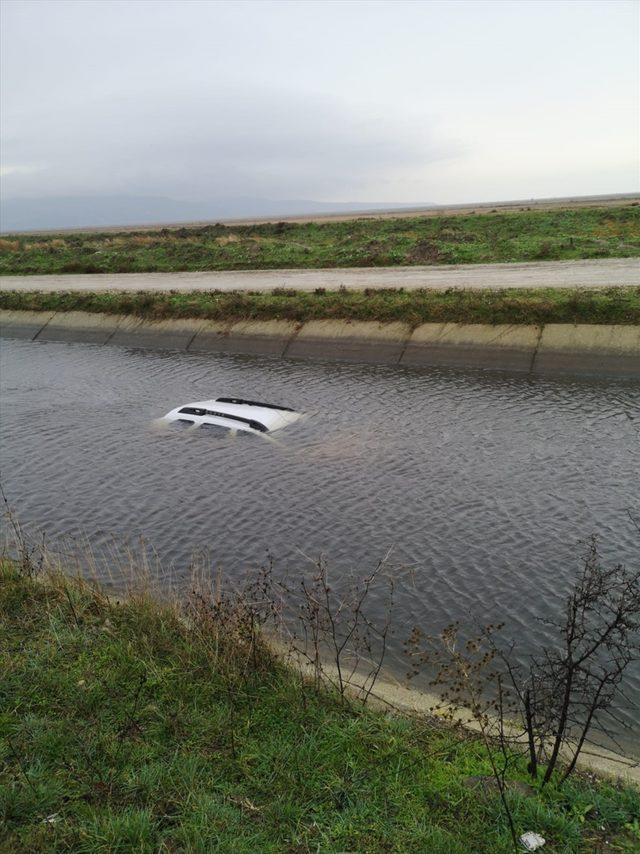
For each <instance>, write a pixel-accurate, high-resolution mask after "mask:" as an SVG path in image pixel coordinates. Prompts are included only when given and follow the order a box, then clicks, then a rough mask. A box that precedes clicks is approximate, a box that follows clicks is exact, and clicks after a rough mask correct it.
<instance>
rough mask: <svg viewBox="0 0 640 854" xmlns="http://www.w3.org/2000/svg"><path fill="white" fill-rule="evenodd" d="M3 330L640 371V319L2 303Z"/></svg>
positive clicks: (106, 340)
mask: <svg viewBox="0 0 640 854" xmlns="http://www.w3.org/2000/svg"><path fill="white" fill-rule="evenodd" d="M0 332H1V334H2V335H3V336H4V337H9V338H23V339H28V340H37V341H75V342H83V343H93V344H113V345H119V346H122V347H141V348H152V349H158V348H159V349H167V350H182V351H188V352H195V353H236V354H247V355H254V356H271V357H277V358H294V359H298V358H299V359H312V360H323V361H324V360H334V361H350V362H365V363H370V364H389V365H406V366H413V367H420V366H430V365H441V366H449V367H465V368H468V367H470V368H484V369H487V368H493V369H498V370H509V371H519V372H523V373H533V374H553V373H560V374H576V375H580V374H582V375H599V376H626V377H638V378H640V326H623V325H618V326H604V325H595V324H579V325H572V324H563V323H551V324H547V325H544V326H535V325H530V326H529V325H518V324H504V325H496V326H491V325H488V324H462V323H423V324H421V325H419V326H417V327H416V328H415V329H412V328H411V327H409V326H408V325H407V324H404V323H376V322H373V321H342V320H314V321H308V322H307V323H303V324H298V323H294V322H291V321H285V320H268V321H238V322H236V323H219V322H213V321H207V320H202V319H188V318H187V319H181V320H178V319H174V320H162V321H149V320H144V319H142V318H139V317H133V316H123V315H109V314H92V313H88V312H80V311H71V312H50V311H49V312H37V311H2V312H0Z"/></svg>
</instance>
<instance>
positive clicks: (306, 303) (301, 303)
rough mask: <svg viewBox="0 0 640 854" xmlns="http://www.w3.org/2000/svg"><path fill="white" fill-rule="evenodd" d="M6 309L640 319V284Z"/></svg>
mask: <svg viewBox="0 0 640 854" xmlns="http://www.w3.org/2000/svg"><path fill="white" fill-rule="evenodd" d="M0 308H3V309H10V310H31V311H88V312H105V313H107V314H133V315H137V316H140V317H145V318H148V319H151V320H154V319H155V320H160V319H164V318H171V317H174V318H183V317H193V318H206V319H209V320H218V321H222V322H225V323H227V322H229V323H230V322H233V321H236V320H274V319H279V320H292V321H296V322H298V323H304V322H306V321H308V320H319V319H342V320H376V321H379V322H389V321H403V322H405V323H408V324H409V325H410V326H417V325H418V324H420V323H426V322H434V323H532V324H542V323H619V324H638V323H640V288H638V287H626V288H605V289H586V290H576V289H572V288H544V289H532V290H525V289H512V290H503V291H492V290H453V289H452V290H446V291H431V290H421V291H403V290H392V289H389V290H364V291H346V290H345V291H324V290H323V289H318V290H317V291H315V292H310V293H309V292H304V291H289V290H274V291H272V292H271V293H249V292H242V293H241V292H235V293H228V292H222V291H194V292H191V293H178V292H175V291H174V292H168V293H163V292H145V291H139V292H136V293H126V292H109V293H92V292H75V291H72V292H53V293H45V292H26V291H25V292H23V291H0Z"/></svg>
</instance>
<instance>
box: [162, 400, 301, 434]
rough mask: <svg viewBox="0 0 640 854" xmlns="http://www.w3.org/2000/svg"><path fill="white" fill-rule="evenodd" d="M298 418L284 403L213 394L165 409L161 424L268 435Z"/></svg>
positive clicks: (220, 431)
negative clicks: (205, 398)
mask: <svg viewBox="0 0 640 854" xmlns="http://www.w3.org/2000/svg"><path fill="white" fill-rule="evenodd" d="M301 417H302V413H301V412H295V411H294V410H293V409H289V407H288V406H276V405H275V404H273V403H259V402H258V401H255V400H243V399H242V398H239V397H217V398H216V399H215V400H203V401H200V402H199V403H187V404H185V405H184V406H179V407H177V408H176V409H172V410H171V412H168V413H167V414H166V415H165V416H164V418H161V419H160V422H161V423H164V424H167V425H171V426H174V427H178V428H182V429H201V430H203V431H204V430H206V431H208V432H210V433H215V434H217V435H225V436H228V435H236V434H237V433H239V432H241V433H254V434H258V435H260V434H262V435H264V434H268V433H273V432H275V431H276V430H281V429H282V428H283V427H286V426H287V425H289V424H293V423H294V422H295V421H298V419H299V418H301Z"/></svg>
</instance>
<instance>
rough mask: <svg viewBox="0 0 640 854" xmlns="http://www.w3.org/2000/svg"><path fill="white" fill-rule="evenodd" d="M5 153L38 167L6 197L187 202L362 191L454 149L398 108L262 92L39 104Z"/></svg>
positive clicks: (16, 174)
mask: <svg viewBox="0 0 640 854" xmlns="http://www.w3.org/2000/svg"><path fill="white" fill-rule="evenodd" d="M3 148H4V153H5V156H6V158H7V161H8V162H9V163H12V164H15V163H17V164H19V163H20V161H22V162H25V163H28V162H34V161H39V162H41V163H42V164H43V168H42V169H39V170H38V171H37V172H36V171H34V170H33V169H31V168H29V167H28V166H27V165H25V166H20V165H18V166H13V168H12V170H11V171H10V172H9V173H8V176H7V180H6V182H5V194H7V195H18V196H20V195H30V194H34V193H37V194H38V195H55V194H59V193H64V194H69V193H71V194H73V193H75V192H78V193H87V192H88V193H96V192H128V193H134V194H162V195H167V196H173V197H177V198H192V199H206V198H209V197H210V196H211V195H212V194H216V195H221V196H229V195H257V196H262V197H272V198H292V197H296V198H319V199H324V198H342V199H347V198H351V197H361V196H362V195H363V193H364V194H365V195H366V193H367V191H369V190H370V187H372V186H377V187H380V188H383V187H384V184H385V182H387V183H393V182H395V181H396V180H398V179H406V178H407V177H408V176H410V175H411V174H415V173H416V172H420V171H422V170H424V168H425V167H426V166H427V165H428V164H430V163H433V162H436V161H438V160H441V159H443V158H448V157H451V156H452V154H453V153H455V150H456V147H455V146H452V145H451V144H450V143H449V144H446V143H445V142H443V141H437V140H436V139H435V136H434V135H433V134H432V133H430V132H428V131H427V130H425V129H424V128H422V127H419V128H416V127H414V126H410V123H409V122H408V121H407V120H406V119H405V118H404V117H403V116H402V115H395V116H394V115H386V114H385V115H372V114H371V113H366V112H364V111H360V110H354V109H353V108H351V107H350V106H349V105H347V104H346V103H344V102H341V101H340V100H339V99H337V98H331V97H328V96H325V95H315V96H314V95H304V96H303V95H301V94H299V93H292V92H283V91H271V90H268V89H264V88H252V89H251V91H247V90H241V89H237V90H234V91H230V90H228V89H227V90H226V91H224V92H220V93H218V92H215V91H213V92H212V91H203V92H199V93H194V92H179V91H174V92H170V93H165V94H163V95H162V96H160V95H159V94H157V93H155V94H153V95H151V96H147V97H145V98H140V97H139V96H137V95H136V96H135V97H134V96H131V97H126V96H125V97H119V98H115V97H113V98H110V99H102V100H101V101H95V102H91V103H88V104H82V105H81V104H78V105H76V107H75V109H73V110H68V111H67V113H66V115H65V116H63V117H59V116H58V118H57V120H56V115H55V114H54V110H50V109H47V108H41V109H38V110H37V111H33V112H31V113H30V114H29V115H27V116H24V115H23V116H22V117H21V121H20V130H19V131H17V132H14V135H12V136H9V137H8V138H7V139H6V140H5V142H4V145H3ZM381 191H382V193H384V190H383V189H382V190H381ZM419 195H420V193H419V192H418V193H417V196H419Z"/></svg>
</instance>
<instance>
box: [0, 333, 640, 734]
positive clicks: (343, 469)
mask: <svg viewBox="0 0 640 854" xmlns="http://www.w3.org/2000/svg"><path fill="white" fill-rule="evenodd" d="M219 395H231V396H242V397H247V398H249V399H257V400H260V399H263V400H267V401H273V402H278V403H281V404H284V405H285V406H290V407H293V408H295V409H297V410H300V411H304V412H306V413H308V415H309V417H308V418H307V419H306V420H304V421H303V422H301V423H298V424H295V425H293V426H292V427H290V428H288V429H287V430H285V431H283V432H282V433H281V434H279V437H280V441H279V442H278V443H277V444H272V443H269V442H267V441H264V440H263V439H260V438H257V437H245V438H243V439H240V438H238V439H236V440H235V441H234V440H231V439H223V440H220V439H215V438H212V437H207V436H204V435H200V436H199V435H186V434H184V433H179V434H175V435H173V434H158V433H154V432H153V431H152V430H150V429H149V423H150V422H151V420H152V419H154V418H156V417H158V416H160V415H163V414H164V413H165V412H168V411H169V410H170V409H172V408H173V407H174V406H177V405H178V404H181V403H188V402H191V401H194V400H204V399H208V398H212V397H216V396H219ZM2 421H3V441H2V448H1V461H2V471H3V478H2V480H3V486H4V490H5V492H6V494H7V497H8V499H9V501H10V503H11V504H12V506H13V507H14V508H15V510H16V512H17V515H18V516H19V518H20V519H21V520H22V521H23V522H33V523H36V524H37V525H38V526H39V527H40V528H43V529H44V530H45V531H46V532H47V534H48V535H49V536H51V537H55V536H57V535H61V534H72V535H78V536H80V535H82V534H86V535H87V536H88V538H89V539H90V540H91V541H92V542H94V543H97V544H99V543H100V542H102V541H103V539H104V538H105V537H106V536H107V535H116V536H118V537H121V536H122V537H123V536H132V535H136V534H137V533H144V535H145V536H146V537H147V538H148V539H149V540H150V541H151V542H152V543H153V544H154V546H155V547H156V548H157V550H158V553H159V555H160V556H161V558H162V559H163V561H165V562H166V564H167V565H169V564H172V565H173V568H174V569H173V574H174V577H176V578H177V579H178V581H179V580H180V579H181V578H183V579H185V580H186V578H187V566H188V563H189V559H190V556H191V554H192V551H193V550H194V548H199V547H203V548H206V549H208V551H209V552H210V554H211V560H212V564H214V565H217V564H219V565H221V566H222V567H223V568H224V572H225V573H226V574H227V575H234V574H238V573H240V572H242V571H244V570H245V569H246V568H248V567H254V566H256V565H257V564H259V563H260V562H262V561H263V560H264V558H265V556H266V554H267V551H269V552H270V553H271V554H272V555H273V557H274V560H275V564H276V568H277V570H278V571H279V572H285V571H286V572H287V573H289V575H291V574H294V575H295V574H296V573H302V572H305V571H308V568H309V564H308V560H307V557H311V558H312V557H315V556H317V555H318V554H319V553H321V552H322V553H324V554H325V555H326V556H327V559H328V561H329V565H330V571H331V574H332V578H334V579H335V581H336V583H337V584H339V583H340V579H341V577H343V576H344V575H346V574H347V573H348V572H349V571H350V570H356V571H361V572H364V571H366V570H367V569H369V568H371V567H372V566H373V565H374V564H375V562H376V561H377V560H378V559H379V558H380V557H381V556H383V555H384V554H385V553H386V552H387V551H388V550H389V549H391V550H392V552H391V559H392V561H393V563H394V564H396V565H398V566H405V567H406V566H410V567H412V568H413V583H412V584H411V585H408V586H406V587H405V588H403V590H402V591H401V592H400V594H399V600H398V619H397V624H398V631H397V633H396V637H395V640H394V643H393V644H392V649H391V657H390V659H389V661H390V664H391V666H392V667H393V668H395V670H396V672H397V673H403V672H404V670H406V663H405V662H403V660H402V656H401V654H400V642H401V640H402V639H403V638H404V637H406V635H407V634H408V632H409V630H410V629H411V628H412V627H413V626H414V625H420V626H422V627H423V628H425V629H427V631H430V632H435V631H437V630H438V629H439V628H441V627H442V626H443V625H445V624H446V623H448V622H450V621H451V620H454V619H460V620H462V621H463V622H465V621H466V622H467V623H468V622H469V611H470V610H471V611H472V612H473V614H474V615H475V617H477V619H478V620H479V621H480V622H489V621H492V620H497V619H505V620H506V622H507V625H508V628H509V630H510V633H511V634H512V636H514V637H517V638H518V643H519V645H520V648H521V649H522V650H523V651H525V652H527V651H532V650H535V649H536V648H537V647H538V646H539V644H540V643H541V641H542V638H543V637H544V635H543V629H542V627H541V626H540V625H539V624H538V623H536V621H535V617H536V616H537V615H539V616H547V615H550V614H553V613H557V611H558V607H559V604H560V601H561V600H560V598H559V597H560V594H562V593H563V592H564V591H566V590H567V588H568V586H569V584H570V582H571V579H572V577H573V575H574V573H575V572H576V571H577V570H578V569H579V566H580V562H579V555H580V548H579V547H578V542H579V541H580V540H584V539H585V538H586V537H588V536H589V535H590V534H592V533H597V534H598V535H599V536H600V539H601V546H602V551H603V554H604V555H605V557H606V558H607V559H610V560H612V561H616V562H627V563H628V564H629V565H634V566H636V565H637V562H638V532H637V530H636V529H635V527H634V525H633V524H632V522H631V520H630V518H629V515H628V511H630V510H631V511H632V512H633V511H634V512H636V514H638V515H640V490H639V488H638V483H639V482H640V478H639V477H638V475H639V473H640V384H638V383H633V382H627V381H606V380H601V381H599V380H577V379H575V380H574V379H548V378H540V377H524V376H516V375H509V374H500V373H481V372H467V373H462V372H455V371H448V370H439V369H432V370H425V371H410V370H407V369H400V368H394V367H387V366H384V367H371V366H353V365H338V364H330V363H327V364H307V363H303V362H287V361H269V360H262V361H258V360H255V359H251V358H247V357H230V356H210V355H202V356H200V355H196V354H184V353H166V352H162V353H160V352H152V351H136V350H124V349H117V348H110V347H94V346H91V345H77V344H57V343H47V342H22V341H3V342H2ZM305 556H307V557H305ZM628 690H629V691H630V693H631V695H632V698H633V699H634V700H635V701H636V702H637V701H638V698H640V668H636V669H635V670H634V671H633V672H632V673H631V675H630V678H629V680H628ZM625 715H626V718H627V721H630V722H634V721H635V722H637V720H638V717H637V713H634V712H633V711H631V710H627V711H626V712H625Z"/></svg>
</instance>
